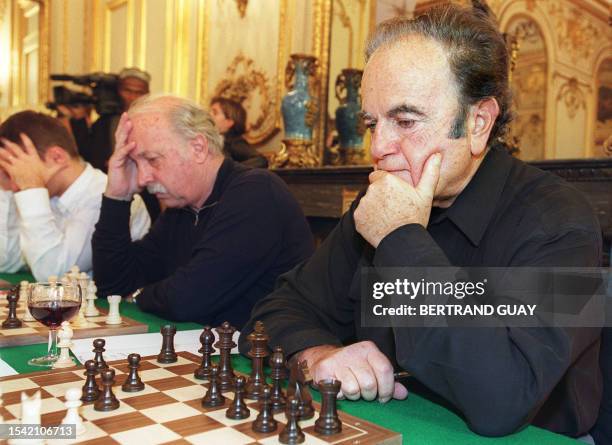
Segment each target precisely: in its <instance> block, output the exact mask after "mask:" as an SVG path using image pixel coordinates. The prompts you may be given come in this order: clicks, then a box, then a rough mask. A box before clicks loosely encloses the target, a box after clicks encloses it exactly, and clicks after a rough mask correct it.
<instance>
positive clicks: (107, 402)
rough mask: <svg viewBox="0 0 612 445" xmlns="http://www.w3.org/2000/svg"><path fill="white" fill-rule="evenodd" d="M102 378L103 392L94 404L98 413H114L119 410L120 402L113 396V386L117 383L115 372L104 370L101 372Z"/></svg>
mask: <svg viewBox="0 0 612 445" xmlns="http://www.w3.org/2000/svg"><path fill="white" fill-rule="evenodd" d="M100 375H101V376H102V388H103V389H102V392H101V393H100V395H99V396H98V400H96V402H95V403H94V410H96V411H112V410H115V409H117V408H119V400H117V397H115V394H113V384H114V383H115V370H114V369H103V370H102V371H101V372H100Z"/></svg>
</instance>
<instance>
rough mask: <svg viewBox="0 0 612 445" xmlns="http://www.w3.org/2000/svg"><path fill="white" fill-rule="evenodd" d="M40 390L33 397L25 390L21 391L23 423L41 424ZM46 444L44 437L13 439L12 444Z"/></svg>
mask: <svg viewBox="0 0 612 445" xmlns="http://www.w3.org/2000/svg"><path fill="white" fill-rule="evenodd" d="M40 407H41V401H40V391H36V393H35V394H34V395H33V396H32V397H28V395H27V394H26V393H25V392H22V393H21V424H22V425H40ZM26 443H27V444H28V445H31V444H44V443H45V441H44V440H42V439H11V440H9V444H10V445H16V444H26Z"/></svg>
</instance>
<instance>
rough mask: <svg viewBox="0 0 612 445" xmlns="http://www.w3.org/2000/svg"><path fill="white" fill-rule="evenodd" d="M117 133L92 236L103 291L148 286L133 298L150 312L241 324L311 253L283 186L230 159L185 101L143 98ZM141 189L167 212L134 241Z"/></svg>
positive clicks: (206, 120) (207, 121)
mask: <svg viewBox="0 0 612 445" xmlns="http://www.w3.org/2000/svg"><path fill="white" fill-rule="evenodd" d="M116 136H117V146H116V149H115V152H114V154H113V156H112V157H111V158H110V161H109V168H108V186H107V188H106V191H105V193H104V198H103V201H102V209H101V212H100V219H99V221H98V224H97V225H96V230H95V233H94V235H93V240H92V245H93V269H94V276H95V279H96V282H97V284H98V289H99V290H100V292H101V293H102V294H103V295H109V294H120V295H127V294H128V293H131V292H134V291H135V290H136V289H138V288H142V290H141V292H139V295H138V296H137V298H136V301H137V303H138V305H139V307H140V308H141V309H143V310H145V311H149V312H153V313H156V314H159V315H161V316H163V317H164V318H168V319H173V320H178V321H195V322H199V323H202V324H211V325H218V324H221V323H222V322H223V321H226V320H227V321H230V322H231V323H232V324H234V325H235V326H237V327H241V326H242V325H243V324H244V323H245V321H246V320H247V318H248V315H249V313H250V310H251V308H252V307H253V305H254V304H255V302H256V301H258V300H259V299H260V298H261V297H263V296H264V295H266V294H267V293H269V292H270V291H271V290H272V288H273V285H274V282H275V280H276V278H277V277H278V275H280V274H281V273H284V272H286V271H288V270H290V269H291V268H292V267H294V266H295V265H296V264H297V263H299V262H300V261H303V260H304V259H306V258H308V257H309V256H310V254H311V253H312V250H313V240H312V235H311V233H310V229H309V227H308V223H307V222H306V220H305V218H304V215H303V214H302V211H301V209H300V207H299V205H298V204H297V202H296V201H295V199H294V198H293V197H292V196H291V194H290V192H289V190H288V189H287V187H286V185H285V184H284V183H283V182H282V180H281V179H280V178H278V177H277V176H276V175H274V174H273V173H270V172H268V171H267V170H263V169H249V168H247V167H244V166H241V165H240V164H238V163H235V162H234V161H232V160H229V159H225V158H224V156H223V153H222V144H221V137H220V135H219V133H218V131H217V130H216V129H215V126H214V123H213V121H212V119H211V117H210V115H209V114H208V113H207V112H206V111H204V110H203V109H202V108H201V107H199V106H198V105H196V104H194V103H192V102H190V101H188V100H186V99H181V98H177V97H171V96H165V97H164V96H162V97H146V98H142V99H139V101H137V102H135V103H134V104H133V105H132V107H131V108H130V110H129V111H128V113H127V114H124V115H123V116H122V118H121V121H120V123H119V126H118V129H117V135H116ZM143 187H146V188H147V190H148V191H149V192H150V193H152V194H154V195H155V196H156V197H157V198H158V199H159V200H160V201H161V202H162V203H164V204H165V207H166V210H165V211H164V212H163V213H162V215H161V216H160V217H159V219H158V220H157V221H156V222H155V224H154V225H153V227H152V228H151V231H150V232H149V233H148V234H147V235H146V236H145V237H144V238H143V239H142V240H140V241H136V242H130V237H129V232H128V216H129V201H130V200H131V199H132V196H133V194H134V193H135V192H137V191H138V190H139V189H141V188H143Z"/></svg>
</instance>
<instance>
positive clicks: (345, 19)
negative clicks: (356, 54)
mask: <svg viewBox="0 0 612 445" xmlns="http://www.w3.org/2000/svg"><path fill="white" fill-rule="evenodd" d="M335 1H336V6H337V7H338V8H337V9H336V10H335V11H334V13H335V15H336V16H337V17H338V19H339V20H340V23H341V24H342V26H343V27H344V28H346V29H347V30H348V66H349V67H352V66H353V40H354V37H353V24H352V23H351V18H350V17H349V15H348V14H347V12H346V7H345V6H344V2H343V1H342V0H335Z"/></svg>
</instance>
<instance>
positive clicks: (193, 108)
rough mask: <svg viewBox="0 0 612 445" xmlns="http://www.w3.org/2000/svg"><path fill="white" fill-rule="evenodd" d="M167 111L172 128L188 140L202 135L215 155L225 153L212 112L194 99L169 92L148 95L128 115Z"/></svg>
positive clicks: (136, 101) (135, 103) (131, 108)
mask: <svg viewBox="0 0 612 445" xmlns="http://www.w3.org/2000/svg"><path fill="white" fill-rule="evenodd" d="M160 109H163V110H164V111H165V112H166V116H167V117H168V121H169V122H170V125H171V126H172V129H173V130H174V131H175V132H176V134H178V135H179V136H182V137H183V138H185V139H186V140H189V139H193V138H195V137H196V136H198V135H202V136H204V137H205V138H206V140H207V141H208V148H209V150H210V151H211V153H212V154H214V155H221V154H222V153H223V138H222V137H221V134H220V133H219V130H217V127H216V126H215V122H214V121H213V119H212V117H211V115H210V113H209V112H208V111H206V110H205V109H204V108H202V107H201V106H200V105H198V104H197V103H195V102H194V101H192V100H189V99H185V98H183V97H179V96H173V95H169V94H156V95H147V96H143V97H140V98H138V99H137V100H135V101H134V103H132V106H131V107H130V109H129V110H128V115H129V116H130V117H134V116H137V115H140V114H146V113H151V112H159V111H160Z"/></svg>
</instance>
